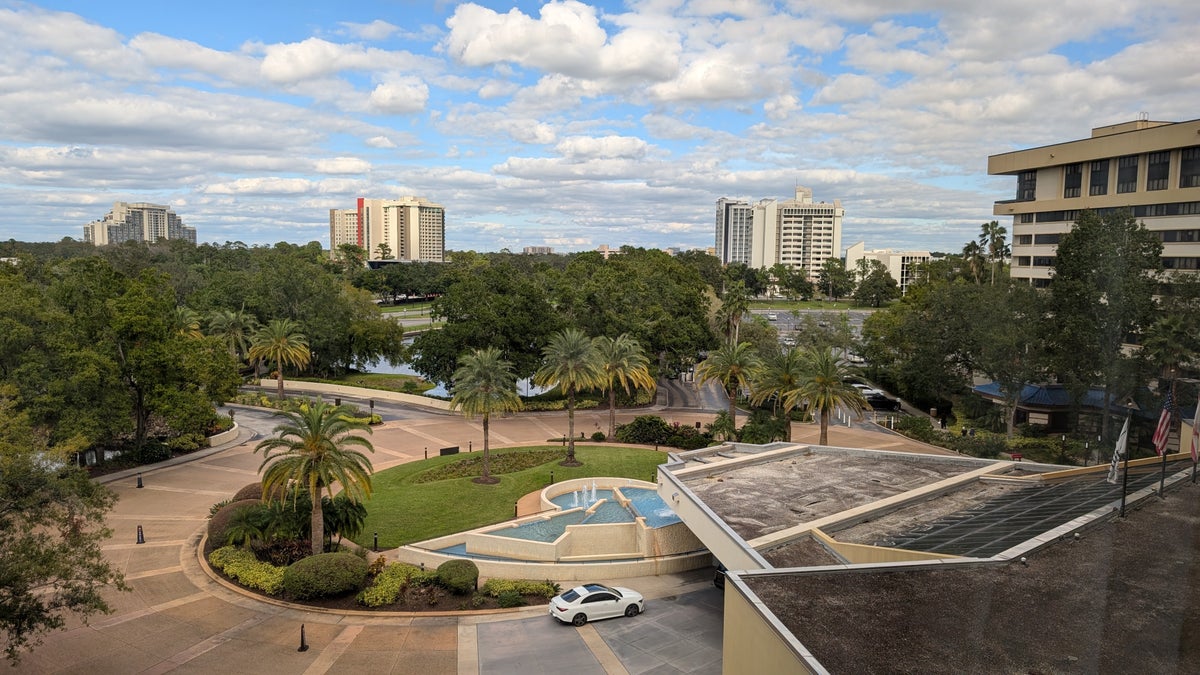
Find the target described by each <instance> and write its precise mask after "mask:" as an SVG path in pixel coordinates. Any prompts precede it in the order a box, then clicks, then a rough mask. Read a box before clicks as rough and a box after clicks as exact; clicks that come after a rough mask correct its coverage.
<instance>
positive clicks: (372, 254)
mask: <svg viewBox="0 0 1200 675" xmlns="http://www.w3.org/2000/svg"><path fill="white" fill-rule="evenodd" d="M329 244H330V248H331V250H334V251H336V250H337V247H338V246H340V245H342V244H355V245H356V246H361V247H362V248H363V249H364V250H366V252H367V257H368V258H370V259H372V260H374V259H378V257H379V252H380V250H379V245H380V244H386V245H387V249H388V254H389V256H390V257H389V259H391V260H406V261H423V262H442V261H444V260H445V257H446V210H445V209H444V208H443V207H442V205H441V204H434V203H433V202H431V201H429V200H427V199H422V198H420V197H401V198H400V199H366V198H363V197H360V198H359V200H358V207H357V208H354V209H330V210H329Z"/></svg>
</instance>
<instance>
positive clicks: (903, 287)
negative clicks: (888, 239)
mask: <svg viewBox="0 0 1200 675" xmlns="http://www.w3.org/2000/svg"><path fill="white" fill-rule="evenodd" d="M930 257H931V256H930V254H929V251H893V250H891V249H880V250H875V251H868V250H867V244H866V242H863V241H860V242H858V243H856V244H851V245H850V247H849V248H847V249H846V269H848V270H850V271H851V272H853V271H854V270H855V267H856V266H857V265H858V261H859V260H863V259H866V260H878V261H879V262H881V263H883V266H884V267H886V268H887V271H888V274H890V275H891V276H892V278H893V279H895V280H896V283H898V284H900V292H901V293H907V292H908V284H909V282H911V281H912V277H913V272H914V271H915V270H914V267H915V266H916V265H918V264H920V263H925V262H929V259H930Z"/></svg>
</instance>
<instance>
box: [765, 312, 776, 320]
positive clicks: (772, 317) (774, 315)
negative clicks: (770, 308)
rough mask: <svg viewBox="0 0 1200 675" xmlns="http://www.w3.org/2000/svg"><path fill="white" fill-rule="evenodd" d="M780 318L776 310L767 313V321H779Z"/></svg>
mask: <svg viewBox="0 0 1200 675" xmlns="http://www.w3.org/2000/svg"><path fill="white" fill-rule="evenodd" d="M778 320H779V315H778V314H776V313H775V312H771V313H770V314H768V315H767V321H778Z"/></svg>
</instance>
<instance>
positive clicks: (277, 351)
mask: <svg viewBox="0 0 1200 675" xmlns="http://www.w3.org/2000/svg"><path fill="white" fill-rule="evenodd" d="M299 328H300V325H299V324H297V323H296V322H295V321H292V320H291V319H275V320H273V321H271V322H270V323H268V324H267V325H265V326H263V327H262V328H259V329H258V331H256V332H255V333H254V339H253V341H252V343H251V345H250V352H249V357H250V360H252V361H268V362H272V363H274V364H275V371H276V372H275V378H276V382H277V383H278V385H279V398H280V399H283V397H284V396H283V367H284V366H285V365H289V366H294V367H296V368H303V367H304V366H307V365H308V361H309V359H311V358H312V353H311V352H309V351H308V340H307V339H306V338H305V337H304V335H302V334H301V333H299V332H297V331H298V329H299Z"/></svg>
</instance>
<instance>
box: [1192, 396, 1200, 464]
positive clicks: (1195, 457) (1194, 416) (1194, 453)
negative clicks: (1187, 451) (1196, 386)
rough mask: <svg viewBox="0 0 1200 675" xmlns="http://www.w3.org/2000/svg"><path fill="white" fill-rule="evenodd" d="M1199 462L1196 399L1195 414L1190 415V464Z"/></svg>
mask: <svg viewBox="0 0 1200 675" xmlns="http://www.w3.org/2000/svg"><path fill="white" fill-rule="evenodd" d="M1197 461H1200V398H1198V399H1196V412H1195V413H1193V414H1192V463H1193V464H1195V463H1196V462H1197Z"/></svg>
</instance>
